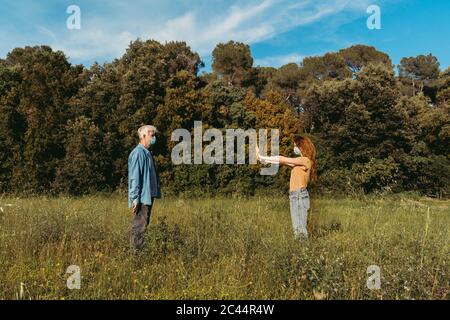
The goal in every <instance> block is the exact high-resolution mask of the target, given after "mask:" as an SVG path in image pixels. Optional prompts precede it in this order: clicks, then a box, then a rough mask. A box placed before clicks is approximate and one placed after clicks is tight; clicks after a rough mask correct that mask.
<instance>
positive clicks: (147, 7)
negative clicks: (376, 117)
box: [0, 0, 450, 70]
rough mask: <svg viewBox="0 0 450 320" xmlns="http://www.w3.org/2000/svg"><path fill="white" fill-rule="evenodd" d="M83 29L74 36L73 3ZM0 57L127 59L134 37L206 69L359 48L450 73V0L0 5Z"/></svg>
mask: <svg viewBox="0 0 450 320" xmlns="http://www.w3.org/2000/svg"><path fill="white" fill-rule="evenodd" d="M73 4H74V5H77V6H79V7H80V9H81V29H80V30H69V29H68V28H67V27H66V20H67V18H68V17H69V14H68V13H66V9H67V7H68V6H69V5H73ZM372 4H376V5H378V6H379V7H380V8H381V30H369V29H368V28H367V26H366V20H367V18H368V17H369V15H370V14H368V13H367V12H366V9H367V7H368V6H369V5H372ZM0 8H1V11H0V57H1V58H4V57H5V56H6V54H7V53H8V52H9V51H11V50H12V49H13V48H15V47H23V46H26V45H38V44H46V45H50V46H51V47H52V48H54V49H55V50H56V49H57V50H63V51H64V52H65V53H66V55H67V56H68V57H69V60H70V62H72V63H74V64H75V63H82V64H84V65H86V66H90V65H92V63H93V62H94V61H97V62H99V63H103V62H109V61H112V60H113V59H114V58H118V57H120V56H121V55H122V54H123V53H124V52H125V49H126V47H127V46H128V44H129V42H130V41H132V40H135V39H136V38H138V37H139V38H141V39H150V38H152V39H156V40H159V41H161V42H164V41H170V40H184V41H186V42H187V43H188V44H189V45H190V46H191V48H192V50H194V51H197V52H198V53H199V54H200V55H201V57H202V59H203V61H204V62H205V64H206V68H205V69H204V70H209V68H210V63H211V51H212V50H213V48H214V47H215V45H216V44H217V43H220V42H226V41H229V40H235V41H241V42H245V43H248V44H249V45H250V47H251V51H252V55H253V57H254V60H255V62H254V65H264V66H274V67H279V66H281V65H283V64H285V63H289V62H297V63H299V62H300V61H301V60H302V58H303V57H305V56H310V55H321V54H324V53H325V52H329V51H337V50H339V49H341V48H345V47H348V46H351V45H353V44H367V45H373V46H375V47H376V48H377V49H379V50H381V51H384V52H386V53H388V54H389V56H390V57H391V59H392V60H393V62H394V63H395V64H398V63H399V61H400V59H401V58H402V57H409V56H416V55H419V54H428V53H433V54H434V55H435V56H437V58H438V59H439V61H440V63H441V69H445V68H447V67H449V66H450V54H449V53H450V41H449V38H450V36H449V35H450V1H449V0H432V1H431V0H389V1H388V0H295V1H293V0H245V1H242V0H227V1H225V0H148V1H144V0H133V1H127V0H108V1H106V0H102V1H99V0H98V1H94V0H71V1H66V0H47V1H32V0H16V1H9V0H8V1H7V0H0Z"/></svg>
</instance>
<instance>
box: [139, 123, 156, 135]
mask: <svg viewBox="0 0 450 320" xmlns="http://www.w3.org/2000/svg"><path fill="white" fill-rule="evenodd" d="M149 131H152V132H153V133H156V132H158V130H156V127H154V126H152V125H148V124H147V125H145V126H142V127H140V128H139V129H138V136H139V139H142V138H143V137H144V134H147V132H149Z"/></svg>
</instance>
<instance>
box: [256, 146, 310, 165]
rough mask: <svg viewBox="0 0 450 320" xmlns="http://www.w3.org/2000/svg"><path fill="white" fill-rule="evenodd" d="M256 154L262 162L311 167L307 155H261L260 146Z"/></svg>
mask: <svg viewBox="0 0 450 320" xmlns="http://www.w3.org/2000/svg"><path fill="white" fill-rule="evenodd" d="M256 154H257V158H258V160H260V161H261V162H262V163H275V164H279V165H285V166H289V167H295V166H302V167H305V169H307V168H310V167H311V161H310V160H309V159H308V158H306V157H297V158H288V157H284V156H261V155H260V154H259V148H258V147H256Z"/></svg>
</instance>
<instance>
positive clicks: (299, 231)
mask: <svg viewBox="0 0 450 320" xmlns="http://www.w3.org/2000/svg"><path fill="white" fill-rule="evenodd" d="M293 151H294V154H295V155H296V156H297V157H295V158H287V157H283V156H272V157H268V156H261V155H260V154H259V149H258V147H256V155H257V159H258V160H259V161H261V163H278V164H280V165H285V166H289V167H291V168H292V169H291V179H290V183H289V200H290V207H291V218H292V226H293V228H294V235H295V237H296V238H301V237H303V238H305V239H307V238H308V231H307V229H306V226H307V220H308V209H309V207H310V199H309V193H308V190H307V189H306V188H307V186H308V183H309V182H310V181H314V180H315V179H316V148H315V147H314V144H313V143H312V142H311V140H310V139H309V138H308V137H305V136H301V135H298V136H296V137H295V138H294V150H293Z"/></svg>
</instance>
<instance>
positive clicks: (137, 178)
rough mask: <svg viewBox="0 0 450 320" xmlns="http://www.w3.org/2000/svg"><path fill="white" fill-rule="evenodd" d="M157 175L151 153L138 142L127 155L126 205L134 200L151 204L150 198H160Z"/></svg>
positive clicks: (129, 205) (131, 203) (129, 204)
mask: <svg viewBox="0 0 450 320" xmlns="http://www.w3.org/2000/svg"><path fill="white" fill-rule="evenodd" d="M160 197H161V190H160V186H159V175H158V170H157V169H156V165H155V162H154V160H153V155H152V153H151V152H150V150H147V149H146V148H145V147H144V146H143V145H142V144H140V143H139V144H138V145H137V146H136V148H134V149H133V151H131V153H130V155H129V156H128V207H129V208H131V207H132V206H133V203H134V202H137V203H142V204H147V205H151V204H152V198H160Z"/></svg>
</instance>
